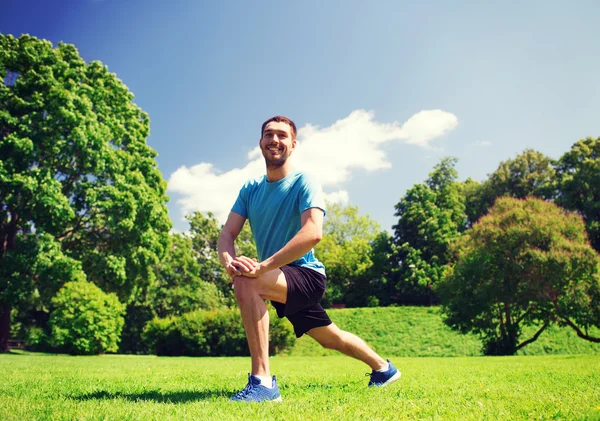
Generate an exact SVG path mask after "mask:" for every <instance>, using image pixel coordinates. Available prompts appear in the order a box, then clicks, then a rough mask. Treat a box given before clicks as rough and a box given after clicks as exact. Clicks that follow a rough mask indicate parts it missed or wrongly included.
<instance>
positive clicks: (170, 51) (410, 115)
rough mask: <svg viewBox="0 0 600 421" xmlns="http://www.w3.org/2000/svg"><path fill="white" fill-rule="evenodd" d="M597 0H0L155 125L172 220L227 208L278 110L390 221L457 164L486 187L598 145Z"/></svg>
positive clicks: (19, 26) (344, 185)
mask: <svg viewBox="0 0 600 421" xmlns="http://www.w3.org/2000/svg"><path fill="white" fill-rule="evenodd" d="M599 18H600V2H597V1H574V2H564V1H529V2H518V1H506V2H477V1H458V0H457V1H453V2H444V1H427V2H417V1H413V2H396V1H394V2H392V1H390V2H379V1H370V2H364V1H363V2H359V1H305V2H293V3H292V2H282V1H280V2H261V1H256V2H245V1H222V2H202V1H191V0H190V1H183V0H181V1H173V2H167V1H159V0H145V1H142V0H120V1H118V0H72V1H68V2H67V1H58V0H45V1H42V0H38V1H33V0H18V1H17V0H14V1H7V0H2V5H1V6H0V32H2V33H5V34H6V33H10V34H13V35H15V36H18V35H20V34H22V33H29V34H31V35H34V36H37V37H39V38H45V39H48V40H50V41H51V42H53V43H57V42H59V41H63V42H67V43H72V44H75V45H76V46H77V48H78V49H79V52H80V54H81V55H82V57H83V58H84V59H85V60H86V61H91V60H100V61H102V62H103V63H104V64H106V65H107V66H108V67H109V69H110V71H112V72H115V73H116V74H117V76H118V77H119V78H120V79H121V80H122V81H123V82H124V83H125V84H126V85H127V86H128V87H129V89H130V90H131V91H132V92H133V93H134V95H135V102H136V103H137V104H138V105H139V106H140V107H141V108H142V109H143V110H144V111H146V112H148V114H149V115H150V121H151V136H150V138H149V139H148V142H149V144H150V145H151V146H152V147H154V148H155V149H156V150H157V151H158V154H159V156H158V163H159V167H160V169H161V171H162V173H163V176H164V178H165V179H166V180H168V181H169V196H170V197H171V202H170V203H169V209H170V216H171V219H172V220H173V223H174V225H175V229H177V230H179V231H184V230H186V229H187V224H186V223H185V221H184V220H183V215H184V214H185V213H187V212H191V211H193V210H202V211H208V210H211V211H213V212H215V213H216V214H217V215H218V216H219V217H220V218H223V217H224V215H226V213H227V211H228V210H229V209H230V207H231V205H232V204H233V200H234V199H235V195H236V194H237V191H238V189H239V187H240V186H241V183H242V182H243V180H244V179H246V178H249V177H252V176H254V175H258V174H260V173H262V172H263V171H264V166H263V163H262V162H261V160H260V157H258V156H257V155H256V151H255V147H256V145H257V143H258V138H259V136H260V125H261V123H262V122H263V121H264V120H265V119H267V118H268V117H271V116H272V115H276V114H283V115H287V116H289V117H291V118H292V119H293V120H294V121H295V122H296V124H297V125H298V127H299V128H301V130H300V134H299V140H300V147H299V149H298V154H297V155H298V156H296V157H294V159H296V160H297V161H298V162H297V165H298V167H300V168H305V169H306V170H307V171H311V172H313V173H315V174H316V175H318V176H320V178H321V179H322V181H323V185H324V190H325V192H326V193H327V194H329V195H330V196H329V197H330V198H331V199H335V200H340V201H344V202H347V203H349V204H352V205H358V206H359V208H360V211H361V212H362V213H368V214H370V215H371V217H372V218H374V219H375V220H376V221H378V222H379V223H380V224H381V225H382V227H383V228H385V229H388V230H389V229H391V226H392V225H393V224H394V223H395V222H396V221H395V218H394V216H393V214H394V204H396V203H397V202H398V200H399V199H400V198H401V197H402V196H403V194H404V193H405V191H406V190H407V189H408V188H410V187H411V186H412V185H413V184H415V183H418V182H421V181H423V180H424V179H425V178H426V177H427V174H428V173H429V172H430V171H431V170H432V167H433V166H434V165H435V164H436V163H437V162H438V161H439V160H440V159H441V158H442V157H443V156H455V157H457V158H458V159H459V162H458V165H457V169H458V172H459V176H460V178H461V179H466V178H468V177H472V178H474V179H476V180H483V179H484V178H485V177H486V176H487V174H489V173H491V172H493V171H494V170H495V169H496V168H497V166H498V164H499V163H500V162H501V161H503V160H506V159H509V158H513V157H514V156H516V155H517V154H518V153H520V152H522V151H523V150H524V149H525V148H534V149H536V150H539V151H541V152H543V153H545V154H547V155H549V156H550V157H553V158H558V157H559V156H560V155H562V154H563V153H564V152H566V151H567V150H569V148H570V147H571V145H572V144H573V143H574V142H575V141H577V140H579V139H581V138H584V137H586V136H594V137H597V136H600V118H599V116H600V70H599V69H600V32H598V29H597V27H598V26H597V25H598V19H599Z"/></svg>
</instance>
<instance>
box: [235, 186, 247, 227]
mask: <svg viewBox="0 0 600 421" xmlns="http://www.w3.org/2000/svg"><path fill="white" fill-rule="evenodd" d="M231 211H232V212H235V213H237V214H238V215H240V216H243V217H244V218H246V219H248V184H244V185H243V186H242V188H241V189H240V192H239V193H238V197H237V199H236V201H235V203H234V204H233V207H232V208H231Z"/></svg>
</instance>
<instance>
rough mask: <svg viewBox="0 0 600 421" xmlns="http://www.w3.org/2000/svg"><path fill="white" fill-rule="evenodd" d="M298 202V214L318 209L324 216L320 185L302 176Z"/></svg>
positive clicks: (323, 198) (323, 200)
mask: <svg viewBox="0 0 600 421" xmlns="http://www.w3.org/2000/svg"><path fill="white" fill-rule="evenodd" d="M298 202H299V203H298V205H299V211H300V213H302V212H304V211H305V210H307V209H310V208H319V209H321V210H322V211H323V214H324V215H325V214H326V213H327V211H326V210H325V196H324V194H323V190H322V189H321V185H320V184H319V183H317V182H316V181H315V180H314V179H312V178H310V177H307V176H305V175H303V180H302V185H301V190H300V200H299V201H298Z"/></svg>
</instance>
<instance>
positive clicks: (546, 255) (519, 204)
mask: <svg viewBox="0 0 600 421" xmlns="http://www.w3.org/2000/svg"><path fill="white" fill-rule="evenodd" d="M453 248H454V252H455V253H456V254H457V263H456V264H455V266H454V268H453V269H451V270H450V271H449V273H448V274H447V276H446V277H445V278H444V279H443V280H442V281H441V282H440V283H439V284H438V287H437V292H438V293H439V295H440V298H441V303H442V308H443V311H444V314H445V321H446V323H447V324H448V325H450V326H451V327H453V328H455V329H457V330H459V331H461V332H463V333H466V332H473V333H476V334H478V335H480V337H481V338H482V339H483V342H484V351H485V353H486V354H491V355H498V354H514V353H515V352H516V351H517V350H519V349H520V348H522V347H524V346H526V345H527V344H529V343H531V342H533V341H535V340H536V339H537V338H538V337H539V335H540V334H541V333H542V332H543V331H544V330H545V329H546V328H547V327H548V326H549V325H551V324H552V323H558V324H559V325H566V326H570V327H571V328H573V329H574V330H575V331H576V332H577V334H578V335H579V336H580V337H581V338H584V339H587V340H590V341H595V342H600V338H595V337H593V336H592V335H591V334H589V331H588V329H589V328H590V327H592V326H597V327H600V284H599V278H598V273H599V272H598V270H599V268H598V263H599V261H598V255H597V253H596V252H595V251H594V249H593V248H591V247H590V245H589V242H588V239H587V236H586V232H585V228H584V225H583V221H582V220H581V217H579V216H577V215H575V214H572V213H566V212H565V211H564V210H563V209H561V208H560V207H558V206H556V205H554V204H553V203H550V202H545V201H542V200H540V199H535V198H530V199H527V200H518V199H512V198H506V197H505V198H500V199H498V200H497V201H496V204H495V205H494V206H493V207H492V209H491V210H490V212H489V214H488V215H487V216H485V217H483V218H481V220H480V221H479V222H477V223H476V224H475V225H474V226H473V227H472V228H471V229H470V230H469V231H467V233H466V235H465V236H464V237H463V238H462V239H461V240H460V241H459V242H457V243H456V244H455V245H454V246H453ZM523 325H535V326H539V329H538V330H537V332H536V333H535V334H534V335H533V336H532V337H531V338H527V339H526V340H521V338H520V337H521V328H522V326H523Z"/></svg>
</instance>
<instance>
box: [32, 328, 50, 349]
mask: <svg viewBox="0 0 600 421" xmlns="http://www.w3.org/2000/svg"><path fill="white" fill-rule="evenodd" d="M25 348H26V349H27V350H28V351H38V352H49V351H53V349H52V346H51V345H50V337H49V336H48V334H47V333H46V332H45V331H44V329H43V328H41V327H38V326H33V327H31V328H29V330H28V331H27V334H26V337H25Z"/></svg>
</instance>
